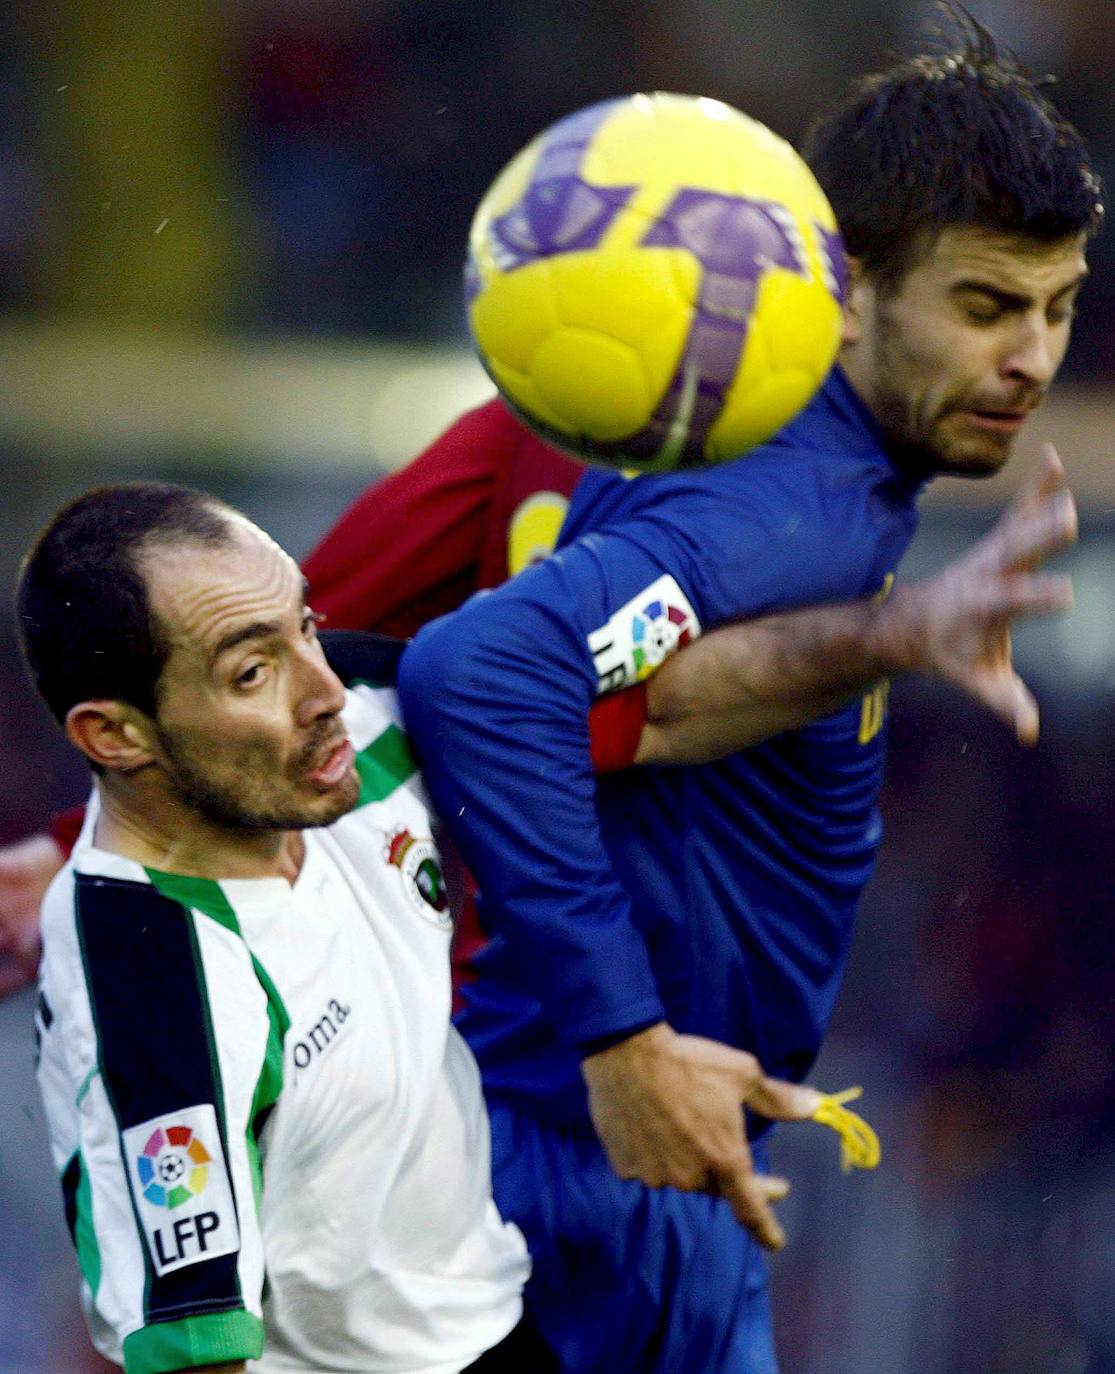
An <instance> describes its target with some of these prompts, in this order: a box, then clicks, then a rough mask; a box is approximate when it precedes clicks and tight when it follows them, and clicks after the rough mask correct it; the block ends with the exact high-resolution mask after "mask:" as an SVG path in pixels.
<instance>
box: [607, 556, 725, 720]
mask: <svg viewBox="0 0 1115 1374" xmlns="http://www.w3.org/2000/svg"><path fill="white" fill-rule="evenodd" d="M700 633H701V626H700V622H699V621H698V620H697V616H696V614H695V612H694V610H693V607H692V606H691V605H690V604H689V600H688V598H687V597H686V595H685V593H684V592H683V591H682V589H681V588H680V587H679V586H678V584H677V581H676V580H675V579H674V578H673V577H672V576H671V575H670V574H669V573H664V574H663V575H662V576H661V577H659V578H656V579H655V580H654V581H653V582H652V583H651V584H650V586H649V587H645V588H644V589H643V590H642V591H641V592H640V593H639V594H638V596H634V597H632V598H631V600H630V601H629V602H627V604H626V605H625V606H621V607H620V608H619V610H618V611H616V612H615V614H614V615H612V616H611V617H610V619H609V620H608V622H607V624H606V625H601V626H600V628H599V629H598V630H593V632H592V633H591V634H590V635H589V637H588V647H589V651H590V652H591V654H592V657H593V661H594V663H595V664H596V679H597V692H598V693H604V692H614V691H616V690H618V689H619V688H621V687H630V686H631V685H632V684H633V683H636V682H642V681H643V679H644V678H648V677H650V675H651V673H653V672H654V670H655V668H657V667H658V666H659V664H661V663H663V662H664V661H665V660H666V659H667V658H669V657H670V655H671V654H672V653H675V652H676V651H677V650H678V649H680V648H682V647H683V646H684V645H686V644H688V643H689V641H690V640H692V639H696V638H697V636H698V635H699V634H700Z"/></svg>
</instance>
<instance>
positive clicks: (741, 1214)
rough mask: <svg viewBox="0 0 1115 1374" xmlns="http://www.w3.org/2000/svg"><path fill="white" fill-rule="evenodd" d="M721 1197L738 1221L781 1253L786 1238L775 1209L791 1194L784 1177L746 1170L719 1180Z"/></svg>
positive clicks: (762, 1242) (764, 1243)
mask: <svg viewBox="0 0 1115 1374" xmlns="http://www.w3.org/2000/svg"><path fill="white" fill-rule="evenodd" d="M718 1191H719V1192H720V1195H721V1197H723V1198H725V1199H726V1200H727V1202H728V1203H729V1204H730V1205H731V1208H732V1211H733V1212H734V1213H735V1215H736V1219H737V1220H738V1221H739V1222H740V1223H741V1224H742V1225H744V1226H746V1227H747V1229H748V1230H749V1231H750V1232H751V1234H752V1235H753V1236H754V1237H755V1239H756V1240H757V1241H758V1242H759V1244H760V1245H762V1246H764V1247H765V1248H766V1249H768V1250H781V1249H782V1247H783V1246H784V1245H785V1244H786V1235H785V1232H784V1231H783V1230H782V1227H781V1226H780V1225H779V1224H778V1218H777V1217H776V1216H775V1215H774V1212H773V1211H772V1209H771V1203H772V1202H779V1201H781V1199H782V1198H784V1197H785V1196H786V1194H787V1193H788V1192H789V1191H790V1185H789V1183H787V1182H786V1180H785V1179H784V1178H775V1177H773V1176H771V1175H769V1174H756V1173H752V1172H751V1170H750V1165H749V1164H748V1165H747V1166H746V1168H745V1169H744V1168H741V1169H737V1170H736V1171H733V1172H732V1173H730V1174H724V1175H722V1176H721V1177H720V1179H719V1189H718Z"/></svg>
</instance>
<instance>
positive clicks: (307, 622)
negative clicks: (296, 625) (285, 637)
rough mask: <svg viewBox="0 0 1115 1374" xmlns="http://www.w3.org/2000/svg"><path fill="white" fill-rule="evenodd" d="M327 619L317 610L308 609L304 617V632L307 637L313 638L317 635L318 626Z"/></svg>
mask: <svg viewBox="0 0 1115 1374" xmlns="http://www.w3.org/2000/svg"><path fill="white" fill-rule="evenodd" d="M324 619H325V617H324V616H323V615H319V614H318V613H317V611H307V612H306V614H305V615H304V616H303V617H302V634H303V636H304V637H305V638H306V639H313V638H315V636H316V635H317V627H318V626H319V625H320V624H321V622H322V621H323V620H324Z"/></svg>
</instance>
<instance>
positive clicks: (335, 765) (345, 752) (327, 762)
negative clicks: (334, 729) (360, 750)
mask: <svg viewBox="0 0 1115 1374" xmlns="http://www.w3.org/2000/svg"><path fill="white" fill-rule="evenodd" d="M355 757H356V751H355V750H354V749H353V747H352V744H351V742H350V741H349V739H348V738H347V737H345V738H342V739H339V740H335V741H334V742H333V743H332V744H331V745H329V746H328V748H327V749H326V750H325V752H324V753H319V754H318V755H317V758H316V760H315V761H314V767H312V768H311V769H310V770H309V771H308V773H307V777H308V778H309V780H310V782H312V783H313V784H314V785H315V786H317V787H322V788H328V787H336V785H337V783H339V782H340V781H341V779H342V778H344V777H345V776H346V775H347V774H348V771H349V769H350V768H351V767H352V763H353V759H355Z"/></svg>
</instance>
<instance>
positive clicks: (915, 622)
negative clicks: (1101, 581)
mask: <svg viewBox="0 0 1115 1374" xmlns="http://www.w3.org/2000/svg"><path fill="white" fill-rule="evenodd" d="M1064 482H1065V472H1064V467H1063V466H1062V464H1061V460H1060V457H1059V456H1058V454H1057V451H1056V449H1055V448H1054V447H1053V445H1052V444H1047V445H1046V446H1045V450H1044V453H1043V455H1042V460H1041V463H1040V465H1039V467H1038V469H1037V471H1036V472H1035V474H1034V476H1033V477H1032V478H1031V479H1030V481H1029V482H1027V484H1026V485H1025V487H1024V488H1023V489H1022V490H1021V491H1020V492H1019V494H1018V496H1017V497H1016V498H1015V499H1014V501H1012V503H1011V504H1010V505H1009V506H1008V507H1007V509H1006V511H1005V512H1004V513H1003V515H1002V516H1001V517H1000V518H999V520H998V521H997V522H996V524H995V525H994V527H993V528H992V529H991V530H990V532H989V533H988V534H987V535H985V536H984V538H982V539H981V540H980V541H979V542H978V543H977V544H976V545H975V546H974V547H973V548H971V549H970V550H969V551H968V552H967V553H966V554H964V555H962V556H961V557H960V558H958V559H956V560H955V561H954V562H952V563H950V564H948V566H947V567H945V568H943V569H942V571H941V572H939V573H938V574H937V575H936V576H935V577H930V578H926V579H924V580H922V581H920V582H911V583H907V584H905V585H900V586H899V587H896V588H895V591H894V593H893V595H892V597H891V598H890V601H889V602H887V603H885V604H884V607H882V608H880V613H881V614H882V615H886V616H888V617H894V618H895V620H896V622H899V623H905V624H907V625H910V626H915V627H917V632H916V633H915V634H911V635H910V640H909V642H910V644H911V661H910V663H909V667H911V668H912V669H915V670H917V671H921V672H927V673H933V674H935V675H936V676H938V677H942V678H944V679H945V680H946V681H949V682H952V683H955V684H956V686H958V687H960V688H961V689H962V690H964V691H965V692H967V693H968V694H969V695H970V696H972V697H974V698H975V699H976V700H977V701H979V702H982V703H983V705H985V706H986V707H987V708H988V709H989V710H990V711H991V712H992V713H993V714H994V715H996V716H998V717H999V719H1000V720H1002V721H1003V722H1004V723H1005V724H1006V725H1008V726H1010V727H1011V728H1012V729H1013V730H1014V732H1015V734H1016V735H1017V737H1018V740H1019V742H1020V743H1022V744H1035V743H1036V742H1037V738H1038V724H1039V721H1038V707H1037V703H1036V702H1035V700H1034V698H1033V695H1032V694H1031V692H1030V690H1029V688H1028V687H1027V686H1026V684H1025V683H1024V682H1023V681H1022V679H1021V677H1019V675H1018V673H1017V672H1015V669H1014V663H1013V660H1012V657H1011V638H1010V630H1011V625H1012V624H1013V623H1014V621H1015V620H1017V619H1018V618H1019V617H1020V616H1025V615H1035V614H1048V613H1051V612H1056V611H1065V610H1068V609H1069V608H1070V607H1071V605H1072V582H1071V580H1070V579H1069V578H1068V577H1067V576H1064V575H1062V574H1057V573H1048V572H1041V571H1039V569H1040V568H1041V565H1042V564H1043V563H1044V562H1045V560H1046V559H1047V558H1049V557H1051V556H1052V555H1053V554H1055V553H1060V552H1061V551H1062V550H1063V549H1066V548H1068V547H1069V546H1070V545H1071V544H1073V543H1074V542H1075V540H1076V533H1077V518H1076V504H1075V502H1074V501H1073V497H1072V493H1071V492H1070V491H1068V489H1067V488H1066V487H1065V485H1064Z"/></svg>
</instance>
